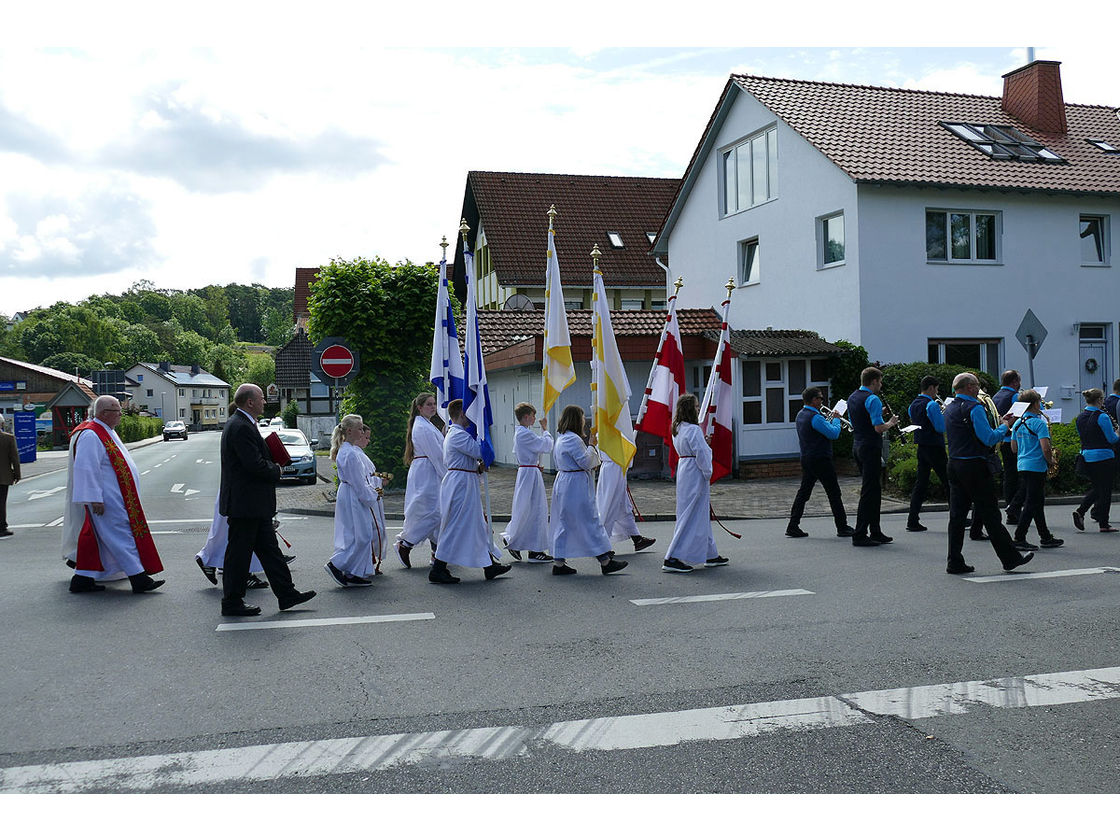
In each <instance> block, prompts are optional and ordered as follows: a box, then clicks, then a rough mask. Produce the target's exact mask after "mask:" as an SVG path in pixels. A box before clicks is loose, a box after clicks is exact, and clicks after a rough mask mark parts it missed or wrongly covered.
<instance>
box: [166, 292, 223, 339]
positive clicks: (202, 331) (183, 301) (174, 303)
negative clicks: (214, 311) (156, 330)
mask: <svg viewBox="0 0 1120 840" xmlns="http://www.w3.org/2000/svg"><path fill="white" fill-rule="evenodd" d="M171 309H172V311H173V312H174V313H175V317H176V319H178V321H179V323H180V324H182V325H183V329H185V330H190V331H191V332H195V333H198V334H199V335H201V336H203V337H205V338H213V336H214V333H213V331H212V330H211V328H210V318H209V317H208V315H207V312H206V304H205V303H203V302H202V298H199V297H196V296H194V295H192V294H185V295H174V296H172V298H171Z"/></svg>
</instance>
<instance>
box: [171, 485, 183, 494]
mask: <svg viewBox="0 0 1120 840" xmlns="http://www.w3.org/2000/svg"><path fill="white" fill-rule="evenodd" d="M184 487H186V485H185V484H172V485H171V492H172V493H182V492H183V488H184Z"/></svg>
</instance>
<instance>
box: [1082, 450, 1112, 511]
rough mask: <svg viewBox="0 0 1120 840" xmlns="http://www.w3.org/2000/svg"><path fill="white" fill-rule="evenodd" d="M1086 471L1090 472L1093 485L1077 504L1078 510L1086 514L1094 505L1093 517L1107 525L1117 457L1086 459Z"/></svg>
mask: <svg viewBox="0 0 1120 840" xmlns="http://www.w3.org/2000/svg"><path fill="white" fill-rule="evenodd" d="M1085 471H1086V472H1088V473H1089V481H1090V482H1092V486H1091V487H1090V488H1089V492H1088V493H1086V494H1085V498H1083V499H1082V500H1081V504H1079V505H1078V506H1077V512H1078V513H1081V514H1084V513H1085V511H1087V510H1088V509H1089V506H1090V505H1092V507H1093V512H1092V517H1093V519H1095V520H1097V522H1098V523H1099V524H1101V525H1107V524H1109V523H1108V514H1109V511H1110V510H1111V509H1112V476H1113V474H1114V473H1115V472H1116V459H1115V458H1109V459H1108V460H1106V461H1086V462H1085Z"/></svg>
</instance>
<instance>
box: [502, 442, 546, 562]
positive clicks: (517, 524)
mask: <svg viewBox="0 0 1120 840" xmlns="http://www.w3.org/2000/svg"><path fill="white" fill-rule="evenodd" d="M551 451H552V435H550V434H549V433H548V432H542V433H541V434H537V433H536V432H534V431H533V430H532V429H530V428H529V427H527V426H521V425H518V427H517V432H516V433H515V434H514V437H513V457H514V459H515V460H516V461H517V465H518V466H517V479H516V480H515V481H514V485H513V505H512V507H511V509H510V514H509V525H508V526H507V527H506V530H505V531H504V532H503V533H502V537H503V538H504V539H505V541H506V546H507V547H508V548H512V549H513V550H514V551H548V498H547V497H546V496H545V492H544V476H543V475H542V474H541V471H540V468H539V467H538V466H537V465H538V464H539V463H540V459H541V455H542V454H544V453H545V452H551Z"/></svg>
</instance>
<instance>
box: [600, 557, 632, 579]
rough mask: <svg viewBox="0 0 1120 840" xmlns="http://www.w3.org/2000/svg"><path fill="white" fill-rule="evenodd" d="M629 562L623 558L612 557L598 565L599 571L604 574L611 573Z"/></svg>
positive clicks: (621, 568)
mask: <svg viewBox="0 0 1120 840" xmlns="http://www.w3.org/2000/svg"><path fill="white" fill-rule="evenodd" d="M629 565H630V564H629V563H628V562H626V561H625V560H615V559H614V558H613V557H612V558H611V559H610V560H608V561H607V562H606V563H602V564H600V565H599V571H601V572H602V573H603V574H605V575H609V574H612V573H613V572H620V571H622V570H623V569H625V568H626V567H627V566H629Z"/></svg>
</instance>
